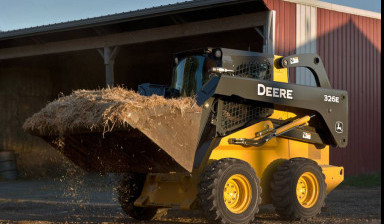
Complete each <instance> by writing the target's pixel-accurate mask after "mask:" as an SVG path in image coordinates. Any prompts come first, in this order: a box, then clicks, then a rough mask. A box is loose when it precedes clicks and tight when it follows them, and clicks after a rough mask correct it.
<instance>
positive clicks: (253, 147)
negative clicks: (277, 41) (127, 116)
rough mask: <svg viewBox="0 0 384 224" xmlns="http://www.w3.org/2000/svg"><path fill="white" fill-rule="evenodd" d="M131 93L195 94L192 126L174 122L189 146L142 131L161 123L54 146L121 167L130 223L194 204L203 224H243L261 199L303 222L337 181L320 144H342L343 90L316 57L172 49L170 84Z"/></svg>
mask: <svg viewBox="0 0 384 224" xmlns="http://www.w3.org/2000/svg"><path fill="white" fill-rule="evenodd" d="M296 67H305V68H307V69H309V71H311V73H312V74H313V77H314V78H315V80H316V83H317V86H303V85H296V84H291V83H288V69H289V68H296ZM139 90H140V92H141V93H142V94H144V95H151V94H159V95H164V96H165V97H182V96H195V97H196V101H197V104H198V105H200V106H201V107H202V113H201V115H200V116H201V117H200V123H199V124H193V123H191V124H188V125H185V124H180V125H185V127H183V129H184V130H183V131H185V132H186V133H187V134H188V133H190V135H191V136H192V135H194V133H196V136H197V141H196V142H194V143H190V144H189V150H181V148H180V150H179V151H178V146H175V145H174V144H168V145H169V146H167V147H164V146H165V145H166V144H167V142H168V143H169V142H172V141H173V139H172V136H173V133H169V136H170V137H169V139H161V141H160V140H159V141H158V142H153V138H151V137H148V136H149V135H150V134H147V133H149V132H151V131H153V132H156V131H157V132H171V131H170V129H167V128H166V127H161V128H158V127H153V130H151V129H148V130H139V129H137V128H131V129H130V130H116V131H115V132H112V133H106V134H105V135H104V136H102V135H101V134H97V133H78V134H73V135H71V136H66V137H65V138H64V141H65V147H64V149H61V151H62V152H63V153H64V154H65V155H66V156H68V157H69V158H70V159H71V160H72V161H74V162H75V163H76V164H78V165H80V166H81V167H83V168H84V169H86V170H89V171H108V172H120V173H125V174H126V175H125V176H124V178H123V179H122V181H121V183H120V186H119V187H118V193H119V201H120V203H121V206H122V208H123V210H124V211H125V212H126V213H127V214H128V215H129V216H131V217H133V218H135V219H138V220H150V219H153V218H154V217H157V216H158V215H159V212H158V211H159V209H166V208H179V209H202V210H203V211H204V213H205V214H206V216H207V218H208V219H210V220H212V221H215V222H218V223H236V224H246V223H251V222H252V221H253V220H254V219H255V215H256V214H257V213H258V211H259V206H260V205H261V204H273V205H274V207H275V208H276V212H277V213H278V214H279V215H280V216H281V217H282V218H284V219H289V220H297V219H307V218H311V217H314V216H316V215H317V214H319V213H320V211H321V208H322V207H323V206H324V204H325V198H326V196H327V194H328V193H329V192H331V191H332V190H333V189H334V188H335V187H336V186H337V185H339V184H340V183H341V182H342V181H343V179H344V170H343V167H338V166H332V165H330V164H329V150H330V149H329V147H330V146H333V147H346V146H347V140H348V94H347V92H346V91H341V90H334V89H332V88H331V85H330V83H329V80H328V78H327V74H326V72H325V69H324V66H323V63H322V61H321V59H320V57H319V56H318V55H316V54H298V55H292V56H288V57H280V56H275V55H265V54H260V53H255V52H248V51H240V50H232V49H225V48H209V49H202V50H192V51H187V52H182V53H178V54H175V56H174V72H173V79H172V84H171V85H170V87H167V86H161V85H151V84H144V85H141V86H139ZM195 129H196V130H195ZM43 137H44V139H45V140H47V141H48V142H52V141H53V140H54V136H43ZM132 142H135V143H136V144H134V145H132ZM185 142H188V139H185ZM172 147H173V148H172ZM91 149H92V150H91ZM121 149H127V150H121ZM91 154H96V155H97V156H96V157H97V160H92V159H91Z"/></svg>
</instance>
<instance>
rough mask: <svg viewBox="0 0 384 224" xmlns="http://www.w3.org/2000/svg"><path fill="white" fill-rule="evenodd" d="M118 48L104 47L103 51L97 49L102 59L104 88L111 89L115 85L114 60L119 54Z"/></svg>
mask: <svg viewBox="0 0 384 224" xmlns="http://www.w3.org/2000/svg"><path fill="white" fill-rule="evenodd" d="M119 50H120V47H119V46H116V47H104V49H98V50H97V51H98V52H99V53H100V55H101V57H102V58H103V59H104V65H105V86H106V87H107V88H112V87H113V86H114V84H115V72H114V66H115V59H116V56H117V54H118V53H119Z"/></svg>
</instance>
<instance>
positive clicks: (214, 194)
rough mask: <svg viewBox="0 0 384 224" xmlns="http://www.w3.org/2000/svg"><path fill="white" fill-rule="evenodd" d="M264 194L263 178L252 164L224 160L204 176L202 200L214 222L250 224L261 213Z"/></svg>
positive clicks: (210, 168) (207, 213)
mask: <svg viewBox="0 0 384 224" xmlns="http://www.w3.org/2000/svg"><path fill="white" fill-rule="evenodd" d="M260 194H261V187H260V181H259V178H258V177H257V176H256V172H255V170H254V169H253V168H252V167H251V166H250V165H249V164H248V163H246V162H244V161H241V160H237V159H222V160H218V161H215V162H213V163H212V164H211V165H210V166H208V167H207V169H206V170H205V171H204V172H203V173H202V176H201V179H200V184H199V195H198V197H199V201H200V204H201V207H202V209H203V210H204V212H205V213H206V215H207V216H208V218H209V219H211V220H212V221H215V222H217V223H233V224H235V223H236V224H248V223H251V222H252V221H253V220H254V218H255V215H256V214H257V213H258V211H259V204H260V202H261V196H260Z"/></svg>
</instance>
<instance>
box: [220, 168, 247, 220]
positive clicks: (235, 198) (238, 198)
mask: <svg viewBox="0 0 384 224" xmlns="http://www.w3.org/2000/svg"><path fill="white" fill-rule="evenodd" d="M223 196H224V203H225V206H226V207H227V208H228V210H229V211H231V212H232V213H235V214H240V213H243V212H244V211H245V210H247V208H248V207H249V204H250V203H251V200H252V187H251V184H250V183H249V181H248V179H247V178H246V177H245V176H243V175H241V174H235V175H233V176H231V177H230V178H229V179H228V180H227V182H226V183H225V185H224V195H223Z"/></svg>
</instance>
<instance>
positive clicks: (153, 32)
mask: <svg viewBox="0 0 384 224" xmlns="http://www.w3.org/2000/svg"><path fill="white" fill-rule="evenodd" d="M267 12H268V8H267V6H266V5H265V3H264V1H262V0H195V1H187V2H183V3H178V4H172V5H166V6H160V7H154V8H149V9H144V10H137V11H132V12H126V13H119V14H114V15H108V16H101V17H97V18H90V19H84V20H77V21H70V22H64V23H58V24H52V25H47V26H39V27H32V28H27V29H21V30H14V31H8V32H3V33H0V59H10V58H17V57H25V56H33V55H40V54H50V53H60V52H68V51H76V50H84V49H97V48H100V47H105V46H116V45H124V44H134V43H139V42H146V41H155V40H157V39H159V40H160V39H171V38H179V37H184V36H188V35H200V34H205V33H213V32H220V31H228V30H231V29H234V30H236V29H242V28H250V27H256V26H260V25H263V24H260V23H264V22H265V21H266V13H267Z"/></svg>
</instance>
